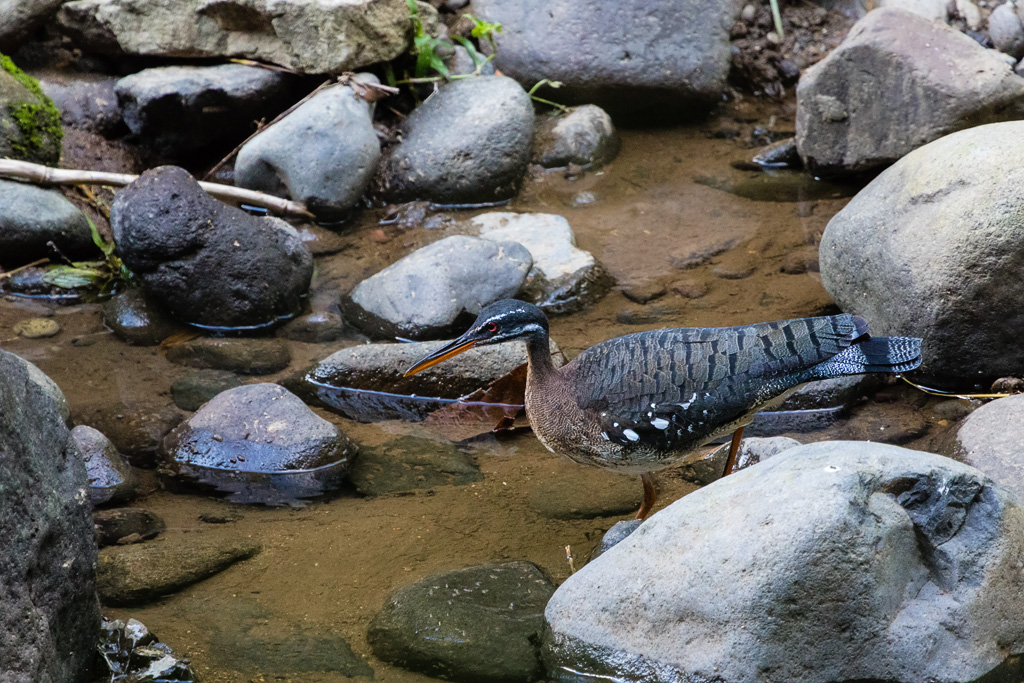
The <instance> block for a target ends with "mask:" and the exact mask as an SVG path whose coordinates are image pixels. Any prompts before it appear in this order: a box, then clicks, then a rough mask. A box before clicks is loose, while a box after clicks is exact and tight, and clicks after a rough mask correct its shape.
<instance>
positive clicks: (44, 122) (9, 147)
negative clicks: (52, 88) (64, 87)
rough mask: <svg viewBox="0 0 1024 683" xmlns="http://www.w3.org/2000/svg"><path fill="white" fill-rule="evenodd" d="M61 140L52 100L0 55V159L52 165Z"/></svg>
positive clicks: (59, 149)
mask: <svg viewBox="0 0 1024 683" xmlns="http://www.w3.org/2000/svg"><path fill="white" fill-rule="evenodd" d="M63 137H64V130H63V129H62V128H61V125H60V112H59V111H57V108H56V107H55V106H54V104H53V101H52V100H51V99H50V98H49V97H47V96H46V95H45V94H44V93H43V91H42V90H41V89H40V88H39V83H37V82H36V80H35V79H34V78H32V77H31V76H29V75H28V74H26V73H25V72H23V71H22V70H21V69H19V68H18V67H17V66H15V64H14V62H13V61H11V58H10V57H8V56H7V55H4V54H0V157H10V158H11V159H22V160H25V161H34V162H37V163H41V164H51V165H52V164H56V163H57V162H58V161H59V160H60V153H61V140H62V139H63Z"/></svg>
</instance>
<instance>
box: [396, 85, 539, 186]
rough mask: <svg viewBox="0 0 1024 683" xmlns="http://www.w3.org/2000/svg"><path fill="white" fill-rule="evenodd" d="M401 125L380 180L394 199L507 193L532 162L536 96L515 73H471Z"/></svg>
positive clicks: (518, 181) (444, 90) (435, 94)
mask: <svg viewBox="0 0 1024 683" xmlns="http://www.w3.org/2000/svg"><path fill="white" fill-rule="evenodd" d="M401 133H402V141H401V142H400V143H399V144H398V145H396V146H395V147H393V148H392V149H391V150H390V152H389V153H388V154H387V156H386V157H385V159H384V161H383V162H382V163H381V167H380V174H379V177H378V181H377V182H378V183H379V185H380V191H381V193H382V194H383V195H384V197H386V198H387V200H388V201H390V202H408V201H413V200H416V199H424V200H427V201H431V202H434V203H437V204H481V203H486V202H496V201H501V200H504V199H509V198H511V197H513V196H515V194H516V192H517V191H518V190H519V186H520V184H521V183H522V180H523V176H524V175H525V173H526V167H527V165H528V164H529V162H530V144H531V141H532V139H533V104H532V102H531V101H530V97H529V96H528V95H527V94H526V91H525V90H523V89H522V88H521V87H520V86H519V84H518V83H516V82H515V81H513V80H512V79H511V78H504V77H502V76H480V77H475V78H465V79H462V80H458V81H455V82H454V83H450V84H449V85H446V86H444V87H442V88H441V89H440V90H438V91H437V92H436V93H434V95H432V96H431V97H430V98H428V99H427V101H426V102H424V103H423V104H421V105H420V106H419V107H417V108H416V109H415V110H414V111H413V113H412V114H411V115H410V116H409V118H408V119H407V120H406V121H405V123H404V124H403V126H402V131H401Z"/></svg>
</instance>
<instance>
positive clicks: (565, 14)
mask: <svg viewBox="0 0 1024 683" xmlns="http://www.w3.org/2000/svg"><path fill="white" fill-rule="evenodd" d="M742 5H743V3H742V2H738V1H736V0H727V1H726V2H717V1H716V0H686V1H685V2H673V3H664V2H656V1H653V0H629V1H628V2H622V1H621V0H602V1H600V2H590V3H587V4H586V5H580V4H579V3H578V2H574V1H573V0H474V2H473V12H474V14H477V15H479V16H480V17H481V18H483V19H485V20H487V21H498V22H501V24H502V27H503V30H502V32H501V33H498V34H497V35H496V36H495V40H496V42H497V45H498V52H497V56H496V57H495V66H496V67H497V68H498V69H499V70H500V71H501V72H502V73H504V74H506V75H508V76H511V77H512V78H515V79H516V80H518V81H519V82H520V83H522V84H523V85H524V86H525V87H532V86H533V85H534V84H535V83H537V82H538V81H540V80H542V79H550V80H552V81H560V82H561V83H562V87H561V88H559V89H558V90H554V91H550V92H551V97H553V98H554V99H555V100H557V101H559V102H578V103H593V104H598V105H600V106H602V107H604V108H606V109H609V110H611V111H613V113H615V112H633V111H637V110H640V109H663V108H665V107H668V108H670V110H672V111H673V112H679V111H680V110H685V109H687V108H691V107H692V106H693V105H694V104H695V103H696V104H700V105H706V104H709V103H711V102H713V101H715V100H717V98H718V97H719V96H720V95H721V93H722V91H723V90H724V89H725V79H726V76H728V74H729V65H730V52H729V27H730V26H731V25H732V24H733V22H734V21H735V20H736V18H737V17H738V15H739V12H740V8H741V7H742Z"/></svg>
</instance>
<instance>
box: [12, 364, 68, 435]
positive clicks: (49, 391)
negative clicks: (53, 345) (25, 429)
mask: <svg viewBox="0 0 1024 683" xmlns="http://www.w3.org/2000/svg"><path fill="white" fill-rule="evenodd" d="M10 359H11V360H12V361H14V362H17V363H20V364H21V366H22V367H23V368H25V372H27V373H28V379H29V381H30V382H32V383H33V384H35V385H36V387H38V388H39V389H40V390H41V391H42V392H43V393H44V394H46V396H48V397H49V398H50V400H51V401H52V402H53V405H54V407H55V408H56V409H57V414H58V415H60V419H61V420H63V421H64V424H66V425H68V428H69V429H70V427H71V408H70V407H69V406H68V400H67V398H65V396H64V392H63V391H61V390H60V387H58V386H57V383H56V382H54V381H53V380H52V379H50V376H49V375H47V374H46V373H45V372H43V371H42V370H40V369H39V368H38V367H37V366H36V365H34V364H32V363H30V362H28V361H27V360H25V359H24V358H22V357H21V356H15V355H11V356H10Z"/></svg>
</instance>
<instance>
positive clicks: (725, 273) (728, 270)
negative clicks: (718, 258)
mask: <svg viewBox="0 0 1024 683" xmlns="http://www.w3.org/2000/svg"><path fill="white" fill-rule="evenodd" d="M711 272H712V273H714V275H715V277H720V278H722V279H723V280H742V279H743V278H745V277H750V276H751V275H753V274H754V266H747V265H738V266H716V267H715V268H713V269H712V270H711Z"/></svg>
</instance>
